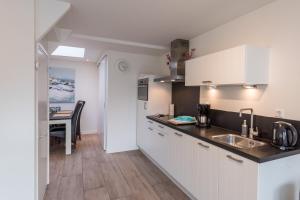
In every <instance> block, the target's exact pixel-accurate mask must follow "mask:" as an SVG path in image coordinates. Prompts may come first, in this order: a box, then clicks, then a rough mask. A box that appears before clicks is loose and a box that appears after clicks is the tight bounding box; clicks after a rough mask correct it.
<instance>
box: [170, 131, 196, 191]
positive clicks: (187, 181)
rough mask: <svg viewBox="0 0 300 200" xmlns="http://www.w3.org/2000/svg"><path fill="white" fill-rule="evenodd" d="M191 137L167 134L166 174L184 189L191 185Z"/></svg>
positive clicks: (172, 133)
mask: <svg viewBox="0 0 300 200" xmlns="http://www.w3.org/2000/svg"><path fill="white" fill-rule="evenodd" d="M190 144H191V137H190V136H188V135H186V134H183V133H181V132H178V131H176V130H171V132H170V133H169V151H170V154H169V155H170V157H169V159H170V160H169V162H170V165H169V170H168V172H169V173H170V174H171V175H172V176H173V178H175V179H176V180H177V181H178V182H179V183H180V184H181V185H182V186H184V187H185V188H190V187H191V185H192V181H191V179H192V165H190V164H191V162H192V146H191V145H190Z"/></svg>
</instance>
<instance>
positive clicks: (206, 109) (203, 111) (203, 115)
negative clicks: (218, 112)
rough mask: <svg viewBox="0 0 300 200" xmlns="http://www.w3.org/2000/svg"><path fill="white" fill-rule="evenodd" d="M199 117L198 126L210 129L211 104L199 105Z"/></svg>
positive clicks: (197, 117)
mask: <svg viewBox="0 0 300 200" xmlns="http://www.w3.org/2000/svg"><path fill="white" fill-rule="evenodd" d="M197 109H198V115H197V116H196V119H197V126H199V127H202V128H209V127H210V118H209V113H210V105H209V104H198V106H197Z"/></svg>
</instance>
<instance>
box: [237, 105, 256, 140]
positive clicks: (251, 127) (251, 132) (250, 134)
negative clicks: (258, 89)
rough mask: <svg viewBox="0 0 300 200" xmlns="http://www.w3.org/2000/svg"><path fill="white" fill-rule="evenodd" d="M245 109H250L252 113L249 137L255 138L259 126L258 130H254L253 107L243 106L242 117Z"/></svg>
mask: <svg viewBox="0 0 300 200" xmlns="http://www.w3.org/2000/svg"><path fill="white" fill-rule="evenodd" d="M244 111H250V113H251V120H250V128H249V138H250V139H253V135H255V136H257V135H258V131H257V128H256V131H254V129H253V108H242V109H240V117H242V115H243V112H244Z"/></svg>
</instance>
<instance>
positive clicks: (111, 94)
mask: <svg viewBox="0 0 300 200" xmlns="http://www.w3.org/2000/svg"><path fill="white" fill-rule="evenodd" d="M119 59H125V60H127V61H128V63H129V65H130V67H129V69H128V71H127V72H121V71H119V70H118V68H117V66H116V63H117V60H119ZM162 71H163V70H162V67H161V58H160V57H155V56H147V55H138V54H130V53H122V52H116V51H109V52H108V91H107V94H108V99H107V152H109V153H111V152H120V151H127V150H133V149H136V148H137V146H136V108H137V79H138V75H139V74H161V73H162Z"/></svg>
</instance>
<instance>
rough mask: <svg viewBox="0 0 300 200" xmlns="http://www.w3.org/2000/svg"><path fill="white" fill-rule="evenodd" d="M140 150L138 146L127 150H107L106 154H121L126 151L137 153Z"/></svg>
mask: <svg viewBox="0 0 300 200" xmlns="http://www.w3.org/2000/svg"><path fill="white" fill-rule="evenodd" d="M138 149H139V148H138V147H137V146H135V147H131V148H126V149H116V150H111V149H106V153H120V152H126V151H135V150H138Z"/></svg>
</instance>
